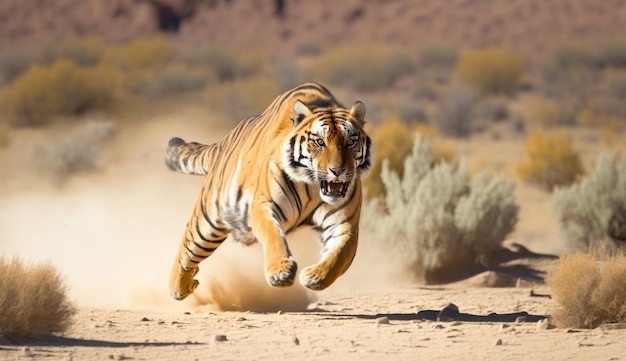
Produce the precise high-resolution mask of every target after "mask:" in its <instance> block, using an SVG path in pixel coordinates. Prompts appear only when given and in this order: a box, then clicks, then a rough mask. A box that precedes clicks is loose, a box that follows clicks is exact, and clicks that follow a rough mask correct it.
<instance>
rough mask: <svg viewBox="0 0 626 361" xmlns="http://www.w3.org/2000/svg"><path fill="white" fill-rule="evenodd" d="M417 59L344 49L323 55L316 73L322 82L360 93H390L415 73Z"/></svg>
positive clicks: (388, 51)
mask: <svg viewBox="0 0 626 361" xmlns="http://www.w3.org/2000/svg"><path fill="white" fill-rule="evenodd" d="M414 63H415V61H414V59H413V58H412V57H411V56H410V55H409V54H408V53H407V52H405V51H403V50H400V49H393V48H388V47H384V46H362V47H350V46H343V47H338V48H334V49H331V50H328V51H327V52H326V53H324V54H322V55H320V56H319V57H318V58H317V60H316V62H315V64H314V66H313V69H312V72H313V74H314V75H315V76H316V77H317V78H319V79H320V80H321V81H322V82H324V83H328V84H330V85H335V86H345V85H349V86H350V87H352V88H353V89H354V90H356V91H375V90H380V89H386V88H388V87H389V86H391V85H393V83H394V82H395V81H396V80H398V79H399V78H400V77H401V76H403V75H406V74H409V73H411V72H413V70H414V68H415V64H414Z"/></svg>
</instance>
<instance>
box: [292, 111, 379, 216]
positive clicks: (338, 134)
mask: <svg viewBox="0 0 626 361" xmlns="http://www.w3.org/2000/svg"><path fill="white" fill-rule="evenodd" d="M364 117H365V106H364V105H363V103H361V102H356V103H354V105H353V106H352V108H351V109H350V110H347V109H343V108H321V109H315V110H311V109H309V108H308V107H307V106H306V105H305V104H304V103H302V102H300V101H296V103H295V104H294V118H293V120H294V130H293V132H292V134H291V136H290V137H289V142H288V143H287V144H285V146H284V148H283V166H284V168H285V169H286V170H287V173H288V174H289V176H290V177H291V178H292V179H295V180H300V181H304V182H306V183H308V184H312V185H316V186H317V187H319V194H320V197H321V198H322V200H323V201H324V202H326V203H329V204H339V203H342V202H343V200H345V199H346V198H347V197H346V196H348V198H349V197H350V195H351V194H352V191H353V190H354V185H355V183H356V180H357V179H359V177H360V176H361V175H362V174H363V172H364V171H366V170H367V169H368V168H369V166H370V152H369V148H370V143H371V141H370V139H369V137H368V136H367V134H366V133H365V131H364V130H363V125H364V124H365V120H364Z"/></svg>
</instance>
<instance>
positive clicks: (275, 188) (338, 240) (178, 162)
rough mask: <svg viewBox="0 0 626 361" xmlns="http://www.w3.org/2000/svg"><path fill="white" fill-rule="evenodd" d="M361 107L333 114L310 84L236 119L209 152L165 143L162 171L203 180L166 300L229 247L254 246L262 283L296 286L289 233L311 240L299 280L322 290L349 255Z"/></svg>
mask: <svg viewBox="0 0 626 361" xmlns="http://www.w3.org/2000/svg"><path fill="white" fill-rule="evenodd" d="M364 125H365V105H364V104H363V103H362V102H361V101H356V102H355V103H354V104H353V105H352V107H351V108H350V109H347V108H345V107H344V106H343V105H341V104H340V103H339V102H338V101H337V100H336V99H335V97H334V96H333V95H332V94H331V93H330V91H329V90H328V89H327V88H326V87H324V86H323V85H320V84H318V83H305V84H302V85H300V86H297V87H295V88H293V89H291V90H289V91H286V92H285V93H283V94H281V95H279V96H278V97H277V98H276V99H275V100H274V101H273V102H272V103H271V104H270V105H269V107H268V108H267V109H265V111H263V112H262V113H261V114H258V115H254V116H250V117H247V118H245V119H243V120H242V121H241V122H240V123H239V124H238V125H237V126H236V127H235V128H233V129H232V130H231V131H230V132H228V133H227V134H226V135H225V136H224V137H223V138H222V139H221V140H219V141H218V142H217V143H214V144H210V145H207V144H201V143H197V142H186V141H184V140H183V139H181V138H178V137H174V138H172V139H170V140H169V142H168V145H167V149H166V156H165V163H166V166H167V167H168V168H169V169H170V170H172V171H176V172H181V173H186V174H196V175H205V178H204V181H203V184H202V188H201V190H200V194H199V196H198V199H197V201H196V204H195V207H194V208H193V211H192V215H191V219H190V220H189V222H188V223H187V227H186V229H185V231H184V235H183V237H182V241H181V242H180V244H179V247H178V251H177V253H176V257H175V261H174V265H173V268H172V271H171V273H170V279H169V287H170V292H171V295H172V297H173V298H175V299H177V300H182V299H184V298H186V297H187V296H189V295H190V294H191V293H193V292H194V290H195V289H196V288H197V287H198V284H199V281H198V280H197V279H194V277H195V275H196V274H197V273H198V270H199V264H200V262H202V261H203V260H205V259H206V258H207V257H209V256H211V255H212V254H213V253H214V252H215V250H216V249H217V248H218V247H219V246H220V245H221V244H222V243H223V242H224V241H225V240H226V239H227V237H229V236H230V237H231V238H232V239H233V240H234V241H236V242H240V243H241V244H243V245H251V244H253V243H256V242H259V243H260V244H261V246H262V250H263V267H264V275H265V280H266V281H267V283H268V284H269V285H270V286H272V287H287V286H291V285H292V284H293V283H294V278H295V275H296V271H297V267H298V266H297V263H296V261H295V259H294V258H293V256H292V254H291V251H290V250H289V247H288V245H287V240H286V236H287V235H288V234H290V233H291V232H293V231H295V230H297V229H299V228H302V227H310V228H313V229H315V230H317V231H318V234H319V243H320V258H319V261H318V262H317V263H316V264H313V265H311V266H308V267H306V268H304V269H303V270H302V271H301V272H300V276H299V281H300V283H301V284H302V285H303V286H305V287H307V288H308V289H311V290H323V289H325V288H327V287H328V286H330V285H331V284H332V283H333V282H334V281H335V280H336V279H337V278H338V277H339V276H341V275H343V274H344V273H345V272H346V271H347V270H348V268H349V267H350V265H351V263H352V261H353V259H354V256H355V254H356V250H357V245H358V236H359V218H360V212H361V203H362V186H361V177H362V176H363V175H364V174H365V173H366V171H367V170H368V169H369V168H370V166H371V163H372V160H371V158H372V156H371V154H372V149H371V148H372V146H371V139H370V137H369V136H368V135H367V133H366V132H365V130H364Z"/></svg>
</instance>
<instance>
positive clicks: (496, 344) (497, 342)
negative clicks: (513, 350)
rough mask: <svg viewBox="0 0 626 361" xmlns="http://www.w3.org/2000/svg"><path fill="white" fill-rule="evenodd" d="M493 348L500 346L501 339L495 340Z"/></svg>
mask: <svg viewBox="0 0 626 361" xmlns="http://www.w3.org/2000/svg"><path fill="white" fill-rule="evenodd" d="M495 346H502V339H501V338H499V339H497V340H496V343H495Z"/></svg>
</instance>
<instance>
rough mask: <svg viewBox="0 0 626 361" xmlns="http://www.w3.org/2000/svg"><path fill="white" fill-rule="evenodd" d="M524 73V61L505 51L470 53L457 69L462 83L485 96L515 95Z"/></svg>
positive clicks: (496, 49) (466, 52)
mask: <svg viewBox="0 0 626 361" xmlns="http://www.w3.org/2000/svg"><path fill="white" fill-rule="evenodd" d="M523 73H524V60H523V58H522V57H521V56H520V55H518V54H516V53H514V52H513V51H511V50H509V49H505V48H487V49H474V50H467V51H465V52H464V53H463V54H462V55H461V59H460V60H459V63H458V64H457V68H456V76H457V77H458V79H459V80H460V81H461V82H463V83H465V84H466V85H467V86H469V87H472V88H474V89H475V90H477V91H478V92H480V93H483V94H504V95H510V94H513V93H515V92H516V91H517V90H518V89H519V87H520V85H521V82H522V76H523Z"/></svg>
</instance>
